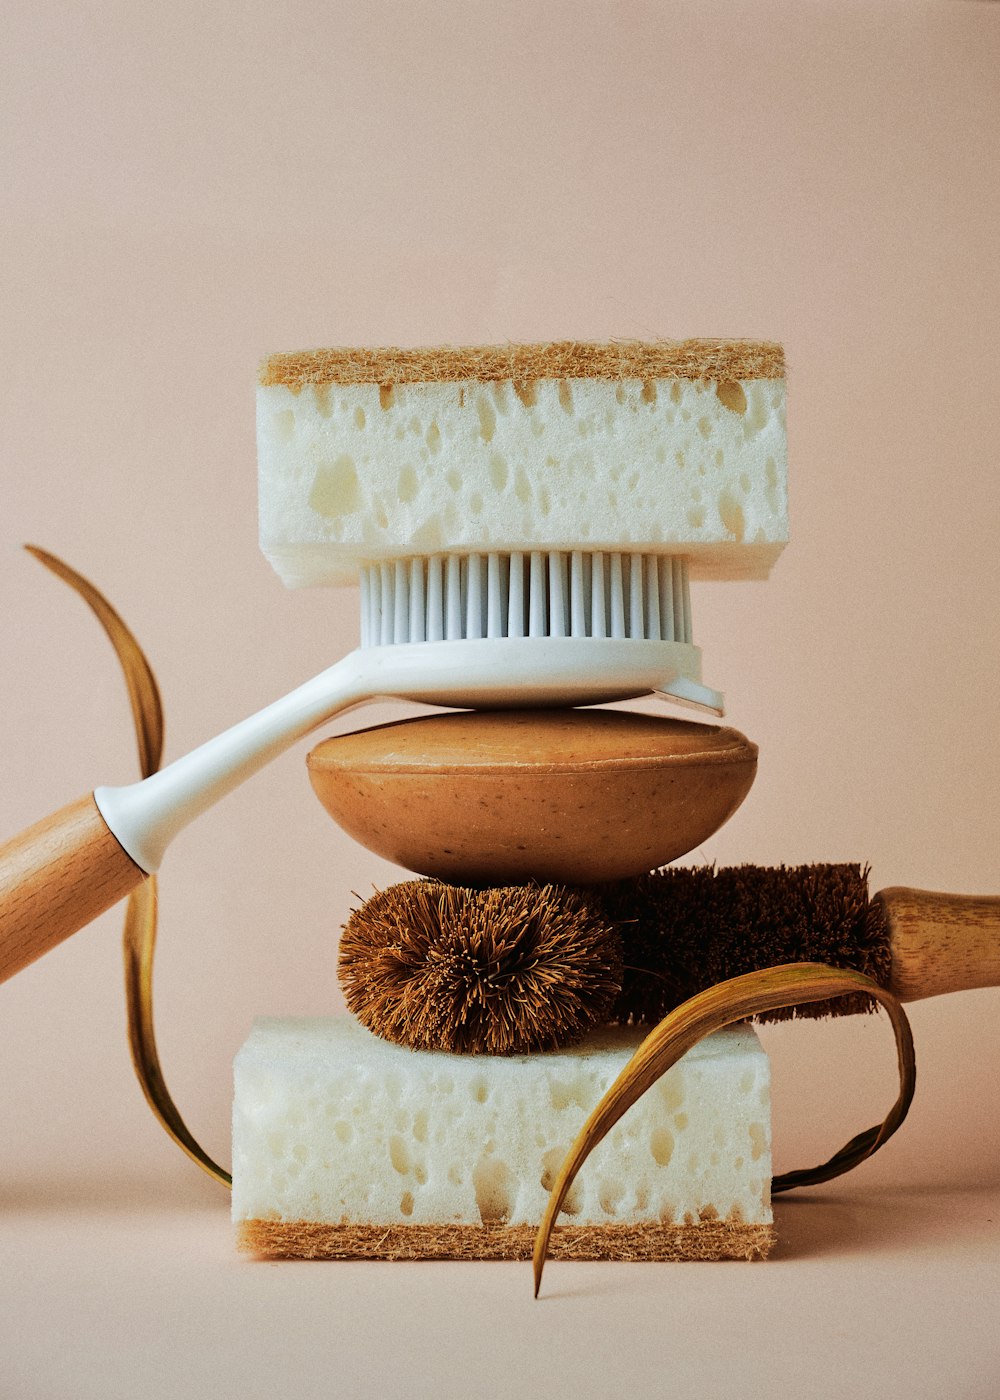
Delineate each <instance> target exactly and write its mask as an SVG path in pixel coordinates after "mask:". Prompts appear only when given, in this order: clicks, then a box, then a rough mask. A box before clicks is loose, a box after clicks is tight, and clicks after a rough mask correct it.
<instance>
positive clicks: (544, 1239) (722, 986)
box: [533, 963, 916, 1298]
mask: <svg viewBox="0 0 1000 1400" xmlns="http://www.w3.org/2000/svg"><path fill="white" fill-rule="evenodd" d="M858 992H864V993H866V994H867V995H869V996H871V997H874V998H875V1000H877V1001H878V1002H880V1003H881V1004H882V1005H883V1006H884V1007H885V1009H886V1011H888V1013H889V1017H890V1019H891V1021H892V1027H893V1031H894V1033H895V1036H896V1053H897V1059H898V1065H899V1079H900V1090H899V1096H898V1098H897V1099H896V1102H895V1103H894V1104H893V1106H892V1109H891V1110H890V1112H889V1114H888V1115H887V1117H886V1119H885V1121H884V1122H883V1123H881V1124H879V1125H878V1126H877V1127H874V1128H869V1129H867V1130H866V1131H865V1132H864V1133H859V1134H858V1136H857V1137H855V1138H853V1139H852V1140H851V1142H849V1143H848V1144H847V1145H846V1147H844V1148H842V1149H841V1150H840V1152H838V1153H836V1154H835V1155H834V1156H833V1157H831V1158H830V1160H829V1161H828V1162H826V1163H825V1164H824V1165H823V1166H822V1167H816V1168H812V1169H809V1170H806V1171H802V1172H788V1173H786V1174H785V1175H784V1176H781V1177H777V1178H775V1181H774V1183H773V1186H772V1189H773V1190H775V1191H787V1190H791V1189H792V1188H793V1187H796V1186H805V1185H810V1184H812V1183H814V1182H818V1181H828V1180H830V1178H831V1177H834V1176H839V1175H841V1173H843V1172H846V1171H850V1170H851V1168H852V1167H855V1166H857V1165H858V1163H859V1162H861V1161H864V1159H865V1158H866V1157H870V1156H871V1155H872V1153H873V1152H876V1151H877V1150H878V1149H879V1148H880V1147H881V1146H882V1145H883V1144H884V1143H885V1142H887V1141H888V1139H889V1138H890V1137H891V1136H892V1134H893V1133H894V1132H895V1131H896V1129H897V1128H898V1127H899V1125H900V1124H901V1123H902V1121H903V1119H904V1118H905V1117H906V1114H907V1111H908V1109H909V1107H910V1103H911V1101H912V1099H913V1091H914V1088H915V1087H916V1059H915V1055H914V1050H913V1036H912V1033H911V1031H910V1024H909V1022H908V1020H907V1019H906V1013H905V1012H904V1010H903V1008H902V1006H901V1004H900V1003H899V1001H898V1000H897V998H896V997H894V996H893V995H892V993H891V992H889V991H886V989H885V988H884V987H880V986H879V985H878V983H877V982H874V981H873V980H872V979H871V978H870V977H866V976H865V975H864V974H863V973H860V972H851V971H846V970H844V969H841V968H833V967H827V966H826V964H824V963H784V964H782V965H780V966H778V967H769V968H763V969H761V970H759V971H757V972H748V973H745V974H744V975H743V976H742V977H733V978H730V979H729V981H726V982H719V983H718V984H717V985H716V986H714V987H709V988H708V989H707V991H704V992H699V993H698V995H697V996H694V997H691V999H690V1000H689V1001H686V1002H684V1003H683V1004H682V1005H681V1006H678V1007H677V1008H676V1009H675V1010H674V1011H672V1012H671V1013H670V1014H669V1016H666V1017H664V1019H663V1020H662V1021H661V1022H660V1024H659V1025H658V1026H656V1027H655V1028H654V1029H653V1030H652V1031H651V1032H650V1034H649V1035H648V1036H647V1037H646V1039H645V1040H644V1041H643V1042H642V1044H641V1045H640V1046H639V1048H638V1050H637V1051H636V1052H635V1054H634V1055H633V1056H632V1058H631V1060H630V1061H629V1062H628V1064H627V1065H626V1066H625V1068H624V1069H623V1070H622V1072H621V1074H620V1075H619V1076H618V1078H617V1079H616V1080H615V1082H614V1083H613V1084H612V1085H611V1087H610V1089H608V1091H607V1093H606V1094H605V1095H604V1097H603V1098H602V1099H601V1101H600V1103H599V1104H598V1105H597V1107H596V1108H595V1109H594V1111H593V1112H592V1113H591V1114H590V1116H589V1118H588V1119H587V1121H586V1122H585V1123H584V1125H583V1127H582V1128H581V1129H580V1132H579V1133H578V1134H577V1137H576V1140H575V1141H574V1143H573V1145H572V1147H571V1148H570V1150H569V1152H568V1153H567V1155H566V1158H565V1160H564V1162H563V1164H562V1166H561V1167H560V1169H559V1174H558V1176H557V1177H556V1181H555V1184H554V1185H553V1187H552V1191H551V1194H550V1196H549V1200H548V1204H547V1205H546V1208H545V1214H544V1216H543V1217H542V1222H541V1224H540V1225H539V1227H538V1234H537V1235H536V1237H535V1249H534V1256H533V1266H534V1277H535V1297H536V1298H537V1296H538V1290H539V1288H540V1286H541V1282H542V1270H543V1269H544V1267H545V1257H546V1254H547V1252H548V1247H549V1240H550V1238H551V1235H552V1229H553V1226H554V1225H555V1221H556V1217H557V1216H558V1214H559V1211H560V1209H561V1208H562V1204H563V1201H564V1200H565V1198H566V1194H567V1192H568V1191H569V1189H570V1187H571V1186H572V1184H573V1181H574V1178H575V1177H576V1174H577V1172H578V1171H579V1170H580V1168H581V1167H582V1166H583V1163H584V1162H585V1161H586V1159H587V1157H588V1156H589V1154H590V1152H591V1151H592V1150H593V1148H594V1147H596V1146H597V1144H598V1143H599V1142H600V1141H601V1139H602V1138H603V1137H605V1135H606V1134H607V1133H609V1132H610V1131H611V1129H612V1128H613V1127H614V1125H615V1124H616V1123H617V1122H618V1120H619V1119H620V1118H621V1117H622V1116H623V1115H624V1114H625V1113H626V1112H627V1111H628V1110H629V1108H631V1106H632V1105H633V1104H634V1103H635V1102H636V1100H637V1099H639V1098H641V1096H642V1095H643V1094H644V1093H645V1092H646V1090H647V1089H649V1088H651V1086H652V1085H653V1084H655V1083H656V1081H657V1080H658V1079H659V1078H660V1077H661V1075H663V1074H665V1073H666V1072H667V1070H668V1069H670V1067H671V1065H673V1064H676V1062H677V1061H678V1060H679V1059H680V1058H681V1056H682V1055H684V1054H685V1053H686V1052H687V1051H688V1050H690V1049H691V1047H692V1046H693V1045H695V1044H696V1043H697V1042H698V1041H699V1040H701V1039H702V1037H703V1036H706V1035H710V1034H711V1033H712V1032H713V1031H717V1030H721V1029H722V1027H723V1026H729V1025H732V1024H733V1023H734V1022H736V1021H744V1020H746V1019H747V1018H748V1017H751V1016H757V1015H760V1014H761V1013H762V1012H766V1011H775V1010H777V1009H779V1008H780V1007H786V1006H796V1005H801V1004H805V1003H808V1002H813V1001H822V1000H823V999H825V998H827V997H838V996H849V995H852V994H854V995H856V994H857V993H858Z"/></svg>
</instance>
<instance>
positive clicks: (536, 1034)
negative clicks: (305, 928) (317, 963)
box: [339, 880, 622, 1055]
mask: <svg viewBox="0 0 1000 1400" xmlns="http://www.w3.org/2000/svg"><path fill="white" fill-rule="evenodd" d="M339 976H340V984H341V987H342V988H343V991H344V996H345V998H346V1001H347V1005H348V1008H349V1010H350V1011H352V1012H353V1014H354V1015H355V1016H357V1018H358V1020H359V1021H361V1022H362V1024H363V1025H365V1026H367V1027H368V1029H369V1030H370V1031H372V1032H374V1033H375V1034H376V1035H379V1036H381V1037H382V1038H383V1039H384V1040H391V1041H395V1042H396V1043H397V1044H400V1045H407V1046H409V1047H410V1048H411V1049H414V1050H448V1051H456V1052H459V1053H465V1054H489V1055H525V1054H531V1053H533V1052H535V1051H540V1050H554V1049H557V1048H559V1047H561V1046H565V1045H571V1044H573V1043H574V1042H575V1041H577V1040H579V1039H581V1037H582V1036H583V1035H585V1034H586V1032H587V1031H588V1030H590V1029H591V1028H593V1027H595V1026H598V1025H601V1024H602V1023H603V1022H605V1021H606V1020H607V1019H608V1014H609V1011H610V1008H611V1006H612V1005H613V1003H614V1001H615V999H616V997H617V996H618V993H619V990H620V988H621V982H622V952H621V937H620V934H619V933H618V931H617V929H616V928H615V927H614V926H613V925H612V924H611V923H610V922H609V921H608V920H607V919H606V918H605V917H604V916H603V915H602V914H601V913H600V911H599V910H597V909H595V907H594V904H593V902H592V901H590V900H588V899H587V897H586V896H585V895H584V894H583V893H582V892H581V893H579V894H578V893H577V892H575V891H573V890H568V889H566V888H565V887H562V886H556V885H512V886H503V887H492V888H487V889H467V888H463V887H461V886H456V885H447V884H443V883H441V882H438V881H434V880H414V881H409V882H407V883H404V884H400V885H394V886H392V887H391V888H389V889H387V890H383V891H380V892H378V893H376V894H375V895H374V896H373V897H372V898H371V899H369V900H368V901H367V902H366V903H365V904H364V905H362V907H361V908H360V909H357V910H355V911H354V913H353V914H352V915H351V917H350V919H349V920H348V922H347V924H346V925H345V927H344V933H343V937H342V938H341V943H340V962H339Z"/></svg>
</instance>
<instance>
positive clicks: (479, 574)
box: [233, 341, 787, 1259]
mask: <svg viewBox="0 0 1000 1400" xmlns="http://www.w3.org/2000/svg"><path fill="white" fill-rule="evenodd" d="M258 444H259V464H260V517H261V543H262V547H263V549H264V552H265V554H266V555H267V557H268V558H269V559H270V560H271V562H272V563H273V564H274V566H275V568H276V570H277V571H278V573H279V574H280V575H281V577H282V578H283V579H284V580H285V582H286V583H288V584H290V585H293V586H298V585H302V584H342V583H345V582H352V581H355V580H358V581H359V582H360V586H361V611H362V618H361V640H362V649H361V654H364V653H365V652H366V650H369V649H370V650H371V651H372V652H374V651H378V653H379V654H380V655H382V656H388V655H392V656H394V657H396V658H397V659H398V658H404V657H406V658H408V657H410V656H415V657H417V658H426V657H427V656H428V655H429V653H428V652H427V650H426V647H427V644H428V643H434V644H437V650H436V651H435V652H434V657H435V662H434V664H435V665H439V664H440V665H441V667H442V675H441V689H442V692H443V693H445V694H453V693H454V684H453V676H452V675H451V674H450V673H451V672H453V671H454V670H456V669H457V668H459V667H460V666H464V665H467V664H468V663H469V660H470V659H471V658H476V663H477V666H479V667H480V668H481V669H482V671H484V672H486V673H489V675H490V676H491V683H490V684H489V685H486V684H483V685H481V686H480V687H479V688H478V689H477V691H476V693H475V695H474V696H471V697H470V699H469V700H468V701H467V702H466V703H468V704H472V705H474V706H476V709H475V710H474V711H473V712H471V713H458V714H447V715H433V716H424V717H421V718H418V719H414V720H407V721H403V722H401V723H398V724H395V725H382V726H378V727H376V728H374V729H369V730H363V731H361V732H360V733H355V734H348V735H341V736H338V737H336V738H334V739H330V740H327V741H325V742H324V743H322V744H320V745H319V746H318V748H316V749H314V751H313V752H312V754H311V755H310V758H309V768H310V776H311V779H312V782H313V786H314V788H315V789H316V792H317V794H318V796H319V797H320V799H321V800H322V802H323V803H324V805H325V806H326V807H327V809H328V810H329V811H330V813H331V815H333V816H334V818H335V819H336V820H337V821H338V822H340V823H341V825H342V826H344V828H345V829H346V830H347V831H349V832H350V833H351V834H352V835H354V836H355V837H356V838H357V839H358V840H360V841H361V842H363V843H364V844H366V845H367V846H369V847H370V848H371V849H373V850H376V851H378V852H379V853H381V854H383V855H386V856H388V857H389V858H390V859H393V860H396V861H397V862H398V863H399V864H401V865H402V866H404V867H405V868H407V869H409V870H411V871H416V872H417V873H418V874H420V875H422V876H425V877H430V878H429V879H427V880H425V881H422V882H416V883H410V884H406V885H402V886H399V887H396V888H395V889H392V890H387V891H385V892H383V893H382V894H380V895H377V896H376V897H375V898H374V899H373V900H371V901H369V902H368V904H366V905H365V906H364V907H363V908H362V909H360V910H358V911H356V913H355V914H354V915H353V916H352V918H351V920H350V922H349V924H348V926H347V928H346V930H345V932H344V938H343V942H342V951H341V978H342V983H343V986H344V991H345V995H346V997H347V1001H348V1006H349V1008H350V1010H351V1012H352V1013H353V1014H352V1015H347V1016H340V1017H332V1018H321V1019H319V1020H309V1021H303V1020H263V1021H260V1022H258V1023H257V1025H256V1026H255V1029H254V1031H253V1033H252V1035H251V1036H250V1039H249V1040H248V1042H247V1044H246V1045H245V1046H244V1047H243V1049H242V1050H241V1051H240V1054H239V1055H238V1057H237V1062H236V1070H235V1108H234V1126H233V1157H234V1161H233V1213H234V1219H235V1221H236V1223H237V1227H238V1236H239V1240H240V1243H241V1244H242V1246H243V1247H245V1248H247V1249H250V1250H253V1251H256V1252H259V1253H263V1254H277V1255H281V1254H291V1255H305V1256H310V1257H364V1256H376V1257H382V1258H403V1257H408V1258H428V1257H472V1258H512V1257H526V1256H527V1255H528V1254H530V1251H531V1242H532V1239H533V1237H534V1233H535V1229H536V1227H537V1225H538V1223H539V1220H540V1218H541V1215H542V1213H543V1210H544V1208H545V1203H546V1200H547V1197H548V1192H549V1189H550V1187H551V1186H552V1185H553V1181H554V1177H555V1173H556V1170H557V1168H558V1166H559V1163H560V1162H561V1161H562V1159H563V1157H564V1155H565V1153H566V1150H567V1148H568V1146H569V1144H570V1143H571V1142H572V1140H573V1138H574V1136H575V1135H576V1133H577V1130H578V1129H579V1127H580V1125H581V1123H582V1122H583V1121H584V1119H585V1118H586V1116H587V1114H588V1112H589V1111H590V1110H591V1109H592V1108H593V1107H594V1105H595V1104H596V1103H597V1102H598V1101H599V1100H600V1099H601V1097H602V1095H603V1094H604V1093H605V1091H606V1090H607V1089H608V1087H609V1085H610V1084H611V1083H612V1082H613V1081H614V1080H615V1078H616V1076H617V1075H618V1074H619V1072H620V1071H621V1070H622V1068H623V1067H624V1066H625V1064H626V1063H627V1062H628V1060H629V1059H630V1057H631V1055H632V1053H633V1052H634V1050H635V1048H636V1046H637V1045H638V1044H639V1041H640V1040H641V1038H642V1032H641V1030H639V1029H637V1028H636V1026H634V1025H632V1024H630V1023H632V1022H635V1023H638V1022H640V1021H642V1020H643V1019H645V1018H646V1015H647V1012H648V1007H647V1006H646V1005H645V1004H643V1001H642V998H643V996H646V997H647V998H648V997H649V995H650V994H649V992H648V991H646V992H644V993H640V992H638V991H637V990H636V987H635V985H634V979H635V978H636V977H637V976H638V974H637V972H636V968H637V967H638V966H640V964H639V963H637V962H633V961H632V959H633V953H632V952H631V951H629V949H630V947H631V946H632V944H631V943H630V941H629V940H632V941H633V942H634V940H636V939H638V940H639V941H640V942H641V940H642V939H648V938H649V937H650V936H651V935H650V933H649V930H648V927H646V925H645V924H643V925H642V928H643V930H644V931H640V922H641V919H640V916H639V915H638V914H633V913H632V912H630V911H629V909H627V908H626V907H625V906H626V904H627V900H628V896H627V895H626V894H625V892H624V891H625V890H626V889H629V890H632V891H633V892H636V895H635V897H636V898H637V899H639V900H640V902H641V899H642V898H645V895H639V894H638V893H637V892H638V891H639V890H640V889H644V888H645V887H644V886H643V885H642V883H641V881H640V882H639V884H636V881H637V879H638V877H641V876H643V875H644V874H646V872H648V871H649V870H650V869H652V868H654V867H657V866H660V865H663V864H665V863H666V862H668V861H671V860H674V859H676V858H677V857H679V856H681V855H683V854H685V853H686V852H687V851H689V850H691V849H693V848H695V847H696V846H697V845H698V844H699V843H700V842H702V841H704V840H705V839H707V838H708V837H709V836H710V835H711V834H712V833H713V832H714V831H715V830H716V829H717V828H718V827H719V826H720V825H721V824H722V823H723V822H724V821H726V820H727V819H728V817H729V816H730V815H731V814H732V813H733V812H734V811H735V810H736V808H737V807H738V806H739V804H740V802H742V800H743V798H744V797H745V796H746V794H747V792H748V790H749V788H750V785H751V783H752V781H753V777H754V772H755V768H756V758H757V753H756V748H755V746H754V745H753V744H752V743H750V742H749V741H748V740H747V739H745V738H744V736H743V735H741V734H739V733H737V732H736V731H735V730H731V729H726V728H723V727H720V726H716V725H710V724H695V723H689V722H682V721H679V720H676V719H670V718H666V717H661V716H654V715H649V714H637V713H627V712H622V711H612V712H609V711H595V710H587V709H578V708H574V707H575V706H577V705H581V704H584V705H585V704H592V703H595V702H600V701H608V700H620V699H626V698H629V697H630V696H637V695H641V694H646V693H649V692H651V691H652V692H656V693H659V694H661V695H663V696H665V697H666V698H669V699H673V700H676V701H681V702H690V703H693V704H695V705H697V706H699V707H701V708H702V709H705V710H709V711H714V712H716V713H721V705H722V701H721V696H719V695H718V693H717V692H715V691H713V690H712V689H710V688H709V687H708V686H706V685H705V684H704V683H703V682H702V678H701V658H700V653H699V652H698V649H697V648H696V647H695V645H694V643H693V627H692V615H691V595H690V588H689V584H690V581H691V580H697V579H699V578H708V579H733V578H764V577H766V576H767V573H768V571H769V569H770V567H771V565H772V563H773V562H774V560H775V559H776V557H777V555H778V553H779V552H780V550H781V548H782V546H783V544H784V542H785V540H786V538H787V510H786V490H785V429H784V362H783V357H782V353H781V350H780V347H778V346H775V345H771V344H760V343H755V342H745V341H733V342H715V341H687V342H657V343H655V344H632V343H621V344H611V345H589V344H577V343H561V344H548V345H529V346H516V345H515V346H504V347H479V348H474V349H468V350H461V349H459V350H451V349H445V350H430V351H397V350H385V351H371V350H333V351H320V352H314V353H307V354H299V355H278V356H274V357H272V358H271V359H270V360H268V361H267V362H266V363H265V364H264V366H263V368H262V373H261V378H260V385H259V389H258ZM442 643H446V644H447V646H448V647H449V648H452V650H451V651H448V652H445V653H443V652H442V648H441V644H442ZM452 657H453V658H454V661H453V662H452V660H451V658H452ZM442 658H444V659H442ZM556 661H558V665H559V667H560V668H562V671H563V673H564V677H565V678H564V679H563V680H561V681H560V683H559V684H550V683H549V682H548V681H545V682H544V683H543V682H542V681H541V680H537V681H536V672H537V673H538V675H539V676H540V675H541V671H539V670H538V668H539V667H540V668H542V671H544V670H545V669H546V668H549V669H551V667H552V665H553V664H554V663H555V662H556ZM414 664H415V665H416V664H417V663H416V661H415V662H414ZM421 684H422V688H421V690H420V696H421V698H431V699H433V698H434V695H433V686H432V685H431V684H430V682H429V681H428V680H427V679H426V678H423V679H422V682H421ZM392 693H395V694H404V695H405V694H408V693H412V692H410V691H408V690H407V689H406V688H405V687H400V686H399V684H398V683H394V687H393V690H392ZM450 703H452V704H454V703H456V702H455V701H454V700H451V701H450ZM458 703H461V702H458ZM571 887H572V888H571ZM636 908H638V905H636ZM643 917H644V916H643ZM643 956H645V954H643ZM661 961H662V959H661ZM649 962H650V960H649V959H648V958H647V964H646V967H647V972H648V975H649V977H650V978H651V979H653V980H657V981H662V980H663V973H662V971H660V970H658V969H654V968H652V967H651V966H650V965H649ZM630 989H631V990H630ZM665 995H667V994H665ZM629 996H631V997H632V1001H631V1002H629V1001H628V1000H627V998H628V997H629ZM615 1022H617V1023H618V1024H614V1023H615ZM770 1178H771V1161H770V1112H769V1077H768V1065H767V1060H766V1057H765V1055H764V1053H763V1051H762V1049H761V1047H760V1044H759V1042H758V1041H757V1038H756V1036H755V1034H754V1032H753V1031H752V1030H751V1029H750V1028H748V1027H746V1026H740V1027H737V1028H731V1029H728V1030H724V1031H720V1032H719V1033H717V1034H716V1035H713V1036H711V1037H709V1038H707V1039H705V1040H704V1041H702V1042H701V1043H699V1044H698V1045H697V1046H695V1047H694V1048H693V1049H692V1050H691V1051H689V1053H688V1054H687V1055H686V1056H685V1057H684V1059H683V1060H682V1061H681V1062H680V1063H679V1064H678V1065H676V1066H675V1067H674V1068H673V1069H672V1070H671V1071H670V1072H669V1073H668V1074H667V1075H666V1076H665V1077H664V1078H663V1079H662V1080H661V1081H660V1082H659V1084H658V1085H657V1086H656V1087H655V1088H654V1089H653V1090H652V1091H651V1092H650V1093H649V1094H647V1095H646V1096H645V1098H644V1099H643V1100H642V1102H641V1103H639V1104H637V1105H636V1106H635V1107H634V1108H633V1109H632V1110H631V1111H630V1113H629V1114H628V1116H627V1117H626V1118H624V1119H623V1120H622V1121H621V1122H620V1123H619V1124H618V1126H617V1127H616V1128H615V1129H614V1130H613V1131H612V1132H611V1134H610V1135H609V1136H608V1137H607V1138H606V1140H605V1141H604V1142H603V1143H602V1144H601V1146H600V1147H599V1148H598V1149H597V1150H596V1151H595V1152H594V1154H593V1156H592V1157H591V1159H590V1160H589V1161H588V1163H587V1167H586V1170H585V1171H584V1172H582V1173H581V1174H580V1176H579V1177H578V1179H577V1181H576V1183H575V1184H574V1187H573V1190H572V1191H571V1192H570V1194H569V1196H568V1197H567V1199H566V1201H565V1203H564V1211H565V1212H566V1213H567V1215H568V1218H569V1221H570V1223H569V1224H567V1225H565V1226H561V1227H558V1228H557V1230H556V1232H555V1234H554V1236H553V1242H552V1252H553V1253H554V1254H556V1255H559V1254H562V1255H564V1256H570V1257H578V1258H644V1259H650V1258H655V1259H667V1258H734V1257H741V1258H754V1257H762V1256H763V1255H765V1254H766V1253H767V1251H768V1249H769V1247H770V1244H771V1241H772V1217H771V1211H770Z"/></svg>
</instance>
